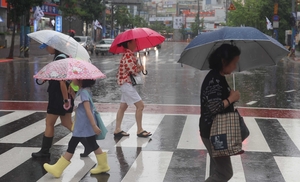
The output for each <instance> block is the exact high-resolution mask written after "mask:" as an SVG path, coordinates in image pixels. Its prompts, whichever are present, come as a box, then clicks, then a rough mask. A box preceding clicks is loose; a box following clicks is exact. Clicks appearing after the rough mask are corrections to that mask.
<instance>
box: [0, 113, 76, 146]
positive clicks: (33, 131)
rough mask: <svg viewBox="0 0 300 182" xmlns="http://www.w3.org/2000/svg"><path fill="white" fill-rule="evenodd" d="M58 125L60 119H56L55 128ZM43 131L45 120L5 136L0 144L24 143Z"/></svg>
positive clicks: (0, 140)
mask: <svg viewBox="0 0 300 182" xmlns="http://www.w3.org/2000/svg"><path fill="white" fill-rule="evenodd" d="M72 116H74V113H73V114H72ZM60 123H61V120H60V118H58V119H57V121H56V123H55V126H56V125H59V124H60ZM28 131H30V132H28ZM44 131H45V119H42V120H40V121H38V122H36V123H34V124H31V125H29V126H27V127H25V128H23V129H21V130H18V131H16V132H14V133H12V134H10V135H7V136H6V137H3V138H1V139H0V143H24V142H26V141H28V140H29V139H31V138H33V137H35V136H37V135H39V134H41V133H43V132H44ZM21 136H22V137H21Z"/></svg>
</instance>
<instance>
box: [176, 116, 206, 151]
mask: <svg viewBox="0 0 300 182" xmlns="http://www.w3.org/2000/svg"><path fill="white" fill-rule="evenodd" d="M199 117H200V116H199V115H188V116H187V119H186V122H185V124H184V127H183V131H182V134H181V137H180V140H179V142H178V146H177V148H180V149H198V150H205V149H206V148H205V146H204V144H203V142H202V140H201V137H200V133H199Z"/></svg>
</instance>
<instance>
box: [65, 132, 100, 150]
mask: <svg viewBox="0 0 300 182" xmlns="http://www.w3.org/2000/svg"><path fill="white" fill-rule="evenodd" d="M85 139H86V140H87V142H88V144H89V146H90V147H91V149H92V150H93V151H95V150H97V149H98V148H99V145H98V144H97V142H96V135H94V136H90V137H74V136H72V138H71V140H70V141H69V145H68V150H67V152H69V153H71V154H74V152H75V149H76V147H77V145H78V143H79V142H80V141H82V140H85Z"/></svg>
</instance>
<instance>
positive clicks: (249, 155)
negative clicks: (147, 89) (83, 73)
mask: <svg viewBox="0 0 300 182" xmlns="http://www.w3.org/2000/svg"><path fill="white" fill-rule="evenodd" d="M115 115H116V114H115V113H111V112H106V113H101V116H102V119H103V121H104V124H105V125H106V126H107V129H108V131H109V133H108V135H107V137H106V139H105V140H101V141H98V143H99V145H100V146H101V148H102V149H103V150H104V151H107V153H108V163H109V165H110V167H111V170H110V172H109V173H108V174H100V175H90V174H89V170H90V169H91V168H93V166H94V165H95V164H96V158H95V155H93V154H90V155H89V157H86V158H80V156H79V154H80V153H82V152H83V150H84V148H83V146H82V145H81V144H80V145H79V146H78V147H77V150H76V152H75V154H74V157H73V158H72V160H71V164H70V165H69V166H68V167H67V168H66V170H65V171H64V173H63V175H62V177H61V178H59V179H56V178H53V177H52V176H51V175H49V174H47V173H46V172H45V171H44V170H43V167H42V165H43V163H45V162H49V163H54V162H55V161H56V160H57V159H58V158H59V157H60V156H61V155H62V154H63V152H64V151H65V150H66V148H67V144H68V142H69V139H70V138H71V136H72V134H71V133H70V132H69V131H68V130H67V129H65V128H64V127H63V126H61V124H60V121H57V123H56V126H55V133H56V134H55V138H54V141H53V147H52V149H51V154H52V155H51V159H50V161H49V160H45V161H43V160H42V161H40V160H34V159H32V158H31V153H32V152H36V151H38V150H39V147H40V145H41V138H42V136H43V131H44V127H45V126H44V125H45V113H43V112H34V111H9V112H7V111H0V169H1V170H0V181H13V182H14V181H40V182H42V181H47V182H54V181H83V182H90V181H112V182H118V181H123V182H135V181H137V182H140V181H143V182H144V181H145V182H147V181H151V182H152V181H155V182H183V181H184V182H185V181H188V182H189V181H191V182H194V181H204V180H205V179H206V178H207V177H208V176H209V172H210V169H209V165H210V164H209V163H210V160H209V155H208V153H207V152H206V149H205V146H204V144H203V143H202V141H201V138H200V135H199V127H198V124H199V116H198V115H174V114H167V115H165V114H144V115H143V127H144V129H146V130H148V131H151V132H152V133H153V136H152V137H151V138H138V137H137V136H136V132H137V131H136V130H137V127H136V124H135V117H134V114H126V115H125V116H124V121H123V124H122V129H123V130H124V131H127V132H128V133H130V136H129V137H123V138H121V139H115V138H114V137H113V131H114V126H115ZM244 119H245V123H246V124H247V126H248V128H249V130H250V133H251V135H250V137H249V138H248V139H246V140H245V141H244V143H243V148H244V149H245V151H246V152H245V154H243V155H240V156H233V157H231V160H232V164H233V170H234V176H233V177H232V179H231V180H230V182H249V181H272V182H281V181H286V182H293V181H298V180H299V179H300V175H299V168H300V132H299V131H300V120H299V119H288V118H285V119H283V118H281V119H276V118H256V117H245V118H244Z"/></svg>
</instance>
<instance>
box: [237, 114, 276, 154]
mask: <svg viewBox="0 0 300 182" xmlns="http://www.w3.org/2000/svg"><path fill="white" fill-rule="evenodd" d="M244 121H245V123H246V125H247V127H248V129H249V131H250V136H249V137H248V138H247V139H246V140H245V141H244V142H243V149H244V150H245V151H256V152H271V149H270V147H269V145H268V143H267V141H266V140H265V138H264V136H263V134H262V132H261V130H260V129H259V126H258V125H257V123H256V122H255V119H254V118H252V117H244Z"/></svg>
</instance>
